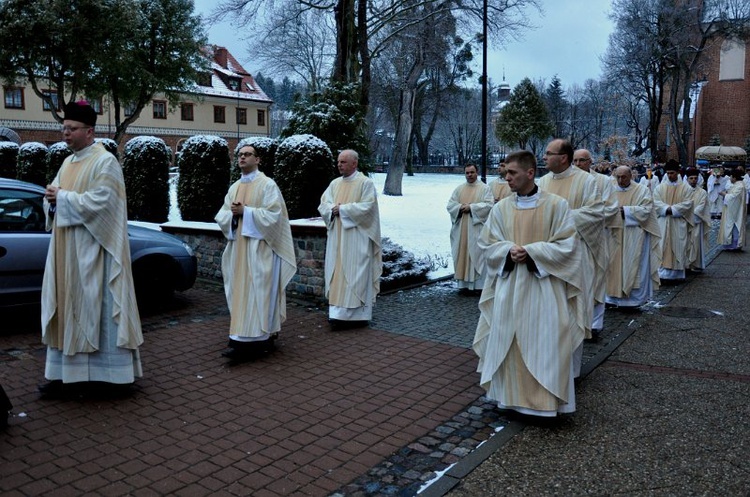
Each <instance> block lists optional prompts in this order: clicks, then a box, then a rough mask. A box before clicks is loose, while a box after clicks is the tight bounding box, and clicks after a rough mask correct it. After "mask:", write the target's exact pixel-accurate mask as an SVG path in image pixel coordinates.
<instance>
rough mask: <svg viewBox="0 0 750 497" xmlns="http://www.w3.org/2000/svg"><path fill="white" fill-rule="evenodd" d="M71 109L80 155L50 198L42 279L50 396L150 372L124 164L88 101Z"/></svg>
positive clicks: (68, 120) (68, 119)
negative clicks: (99, 133) (98, 130)
mask: <svg viewBox="0 0 750 497" xmlns="http://www.w3.org/2000/svg"><path fill="white" fill-rule="evenodd" d="M64 113H65V117H64V120H63V128H62V130H63V139H64V140H65V143H66V144H67V145H68V146H69V147H70V148H71V149H72V150H73V154H72V155H70V156H68V157H67V158H66V159H65V161H64V162H63V164H62V166H61V167H60V170H59V171H58V173H57V175H56V177H55V179H54V180H53V181H52V183H51V184H50V185H48V186H47V189H46V193H45V195H44V199H45V212H46V218H47V219H46V223H47V224H46V226H47V229H48V230H51V231H52V236H51V238H50V246H49V252H48V253H47V262H46V266H45V269H44V279H43V283H42V342H43V343H45V344H46V345H47V359H46V364H45V372H44V375H45V377H46V378H47V379H48V380H51V382H50V383H48V384H46V385H43V386H42V387H40V390H41V391H42V393H43V394H57V393H62V391H63V385H64V384H67V383H81V382H89V383H85V384H87V385H89V386H92V387H93V386H96V384H98V383H99V382H102V383H108V384H117V385H128V384H131V383H133V382H134V381H135V378H136V377H140V376H142V374H143V373H142V368H141V361H140V355H139V353H138V347H139V346H140V345H141V344H142V343H143V334H142V331H141V322H140V317H139V314H138V306H137V303H136V300H135V289H134V285H133V275H132V271H131V266H130V245H129V244H128V226H127V201H126V195H125V183H124V180H123V176H122V168H121V167H120V164H119V163H118V162H117V159H116V158H115V157H114V156H113V155H112V154H111V153H109V152H107V151H106V150H105V149H104V146H103V145H102V144H101V143H95V141H94V127H95V126H96V117H97V114H96V112H95V111H94V110H93V108H92V107H91V106H90V105H89V104H88V103H86V102H82V101H81V102H71V103H69V104H68V105H66V106H65V109H64ZM91 382H96V383H91ZM108 388H111V385H110V386H109V387H108Z"/></svg>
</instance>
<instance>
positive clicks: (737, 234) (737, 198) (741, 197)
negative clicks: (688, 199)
mask: <svg viewBox="0 0 750 497" xmlns="http://www.w3.org/2000/svg"><path fill="white" fill-rule="evenodd" d="M746 195H747V193H746V191H745V184H744V183H743V182H742V181H741V180H740V181H735V182H734V183H732V185H731V186H730V187H729V189H728V190H727V193H726V195H724V201H723V203H724V207H723V210H722V213H721V225H720V226H719V236H718V239H717V241H718V243H719V245H721V246H722V248H723V249H724V250H738V249H742V247H743V246H744V245H745V221H746V219H747V208H746V204H745V196H746Z"/></svg>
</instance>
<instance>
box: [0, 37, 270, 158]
mask: <svg viewBox="0 0 750 497" xmlns="http://www.w3.org/2000/svg"><path fill="white" fill-rule="evenodd" d="M206 56H207V57H208V58H209V59H210V62H211V70H210V72H207V73H205V74H203V75H201V80H200V81H199V82H198V85H197V86H196V88H195V91H194V92H189V93H184V94H183V97H182V98H181V99H180V104H179V105H178V106H177V107H176V108H174V109H170V108H169V104H168V102H167V100H166V98H164V97H163V95H156V96H155V97H154V98H153V100H152V101H151V103H150V104H147V105H146V106H145V107H144V108H143V110H142V111H141V115H140V116H139V117H138V119H137V120H136V121H135V122H133V123H132V124H131V125H130V126H128V130H127V134H126V136H125V137H124V139H123V140H122V144H123V145H124V144H125V143H126V142H127V141H128V140H129V139H131V138H133V137H135V136H143V135H146V136H156V137H158V138H161V139H162V140H164V141H165V142H166V144H167V145H168V146H169V147H170V148H171V149H172V151H173V152H176V151H177V150H178V149H179V146H180V144H181V143H182V141H184V140H185V139H186V138H188V137H190V136H194V135H214V136H220V137H222V138H224V139H226V140H227V142H229V147H230V150H232V149H233V148H234V146H235V145H236V144H237V142H238V141H239V140H241V139H243V138H246V137H249V136H270V132H271V104H273V100H271V99H270V98H269V97H268V95H266V94H265V93H264V92H263V89H261V88H260V87H259V86H258V84H257V83H256V82H255V80H254V79H253V77H252V76H251V75H250V74H249V73H248V72H247V71H245V69H244V68H243V67H242V65H240V63H239V62H237V59H235V58H234V57H233V56H232V54H231V53H229V51H228V50H227V49H226V48H224V47H218V46H215V45H211V46H209V47H206ZM46 91H49V92H53V90H51V89H48V90H46ZM3 99H4V102H3V107H2V109H0V127H7V128H10V129H12V130H13V131H15V132H16V133H17V134H18V135H19V136H20V137H21V140H22V142H28V141H37V142H41V143H45V144H47V145H51V144H52V143H56V142H59V141H61V140H62V134H61V133H60V123H58V122H57V121H55V119H54V117H53V116H52V112H51V111H50V110H49V109H48V108H47V104H46V103H44V101H43V100H42V99H40V98H39V97H38V96H37V95H36V94H35V93H34V91H33V90H32V89H31V87H30V86H28V85H19V86H3ZM91 103H92V105H94V107H95V108H97V109H98V111H99V118H98V119H97V124H96V135H97V137H99V138H111V137H113V136H114V133H115V125H114V108H113V106H111V105H110V104H109V102H108V101H107V99H106V98H105V99H104V101H102V100H91ZM127 112H128V109H127V108H126V109H125V113H126V114H127ZM131 113H132V112H131Z"/></svg>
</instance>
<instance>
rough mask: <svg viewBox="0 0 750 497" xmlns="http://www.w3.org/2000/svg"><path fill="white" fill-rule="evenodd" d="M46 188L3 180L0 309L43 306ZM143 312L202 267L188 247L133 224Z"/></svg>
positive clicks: (131, 235) (133, 255) (184, 284)
mask: <svg viewBox="0 0 750 497" xmlns="http://www.w3.org/2000/svg"><path fill="white" fill-rule="evenodd" d="M43 198H44V188H42V187H41V186H39V185H34V184H32V183H26V182H24V181H18V180H14V179H7V178H0V306H3V307H6V306H16V305H24V304H38V303H39V302H40V299H41V289H42V277H43V275H44V265H45V261H46V259H47V250H48V249H49V241H50V234H49V233H48V232H46V231H45V229H44V223H45V219H44V208H43ZM128 236H129V239H130V255H131V261H132V266H133V279H134V280H135V287H136V295H137V299H138V301H139V306H142V305H143V304H144V303H146V302H163V301H164V300H165V299H169V298H171V296H172V294H173V292H174V291H175V290H177V291H184V290H187V289H189V288H191V287H192V286H193V284H194V283H195V278H196V275H197V273H198V262H197V259H196V257H195V254H194V253H193V250H192V249H191V248H190V246H189V245H187V244H186V243H184V242H183V241H182V240H180V239H179V238H177V237H175V236H172V235H169V234H167V233H163V232H161V231H158V230H154V229H149V228H145V227H142V226H135V225H133V224H132V223H128Z"/></svg>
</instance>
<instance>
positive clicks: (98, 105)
mask: <svg viewBox="0 0 750 497" xmlns="http://www.w3.org/2000/svg"><path fill="white" fill-rule="evenodd" d="M89 105H90V106H91V108H92V109H94V112H96V113H97V114H99V115H101V114H103V112H102V99H101V98H92V99H91V100H89Z"/></svg>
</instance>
